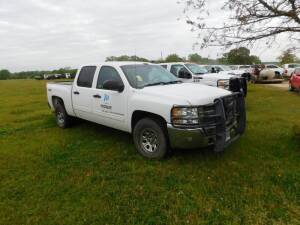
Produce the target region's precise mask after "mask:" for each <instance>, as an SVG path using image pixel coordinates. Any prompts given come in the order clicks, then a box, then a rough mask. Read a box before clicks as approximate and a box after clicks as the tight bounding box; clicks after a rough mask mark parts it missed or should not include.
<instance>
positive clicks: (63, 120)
mask: <svg viewBox="0 0 300 225" xmlns="http://www.w3.org/2000/svg"><path fill="white" fill-rule="evenodd" d="M55 118H56V124H57V126H59V127H60V128H63V129H64V128H67V127H69V126H70V125H71V120H72V118H71V117H70V116H69V115H68V114H67V112H66V109H65V107H64V105H63V104H62V103H61V102H57V104H56V105H55Z"/></svg>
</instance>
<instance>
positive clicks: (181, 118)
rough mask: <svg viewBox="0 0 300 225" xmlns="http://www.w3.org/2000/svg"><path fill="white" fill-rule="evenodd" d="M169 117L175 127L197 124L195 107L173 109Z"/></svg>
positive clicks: (197, 116) (197, 118) (196, 109)
mask: <svg viewBox="0 0 300 225" xmlns="http://www.w3.org/2000/svg"><path fill="white" fill-rule="evenodd" d="M171 117H172V123H173V125H174V126H175V127H180V126H196V125H198V124H199V115H198V108H196V107H174V108H173V109H172V111H171Z"/></svg>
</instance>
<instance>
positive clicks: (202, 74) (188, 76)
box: [160, 62, 247, 96]
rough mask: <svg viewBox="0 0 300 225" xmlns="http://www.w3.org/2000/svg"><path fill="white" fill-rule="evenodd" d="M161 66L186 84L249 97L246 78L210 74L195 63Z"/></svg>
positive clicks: (176, 63) (165, 64) (162, 64)
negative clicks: (223, 90) (219, 89)
mask: <svg viewBox="0 0 300 225" xmlns="http://www.w3.org/2000/svg"><path fill="white" fill-rule="evenodd" d="M160 65H161V66H162V67H163V68H165V69H167V70H168V71H169V72H171V73H172V74H173V75H175V76H176V77H178V78H179V79H180V80H182V81H183V82H184V83H199V84H204V85H209V86H213V87H219V88H223V89H226V90H229V91H232V92H241V93H242V94H243V95H244V96H246V95H247V81H246V79H244V78H240V77H237V76H235V75H230V74H218V73H209V72H208V70H207V69H206V68H204V67H201V66H199V65H198V64H195V63H187V62H175V63H161V64H160Z"/></svg>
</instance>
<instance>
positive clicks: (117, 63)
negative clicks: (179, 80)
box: [80, 61, 154, 67]
mask: <svg viewBox="0 0 300 225" xmlns="http://www.w3.org/2000/svg"><path fill="white" fill-rule="evenodd" d="M142 64H149V65H154V64H153V63H148V62H134V61H113V62H100V63H89V64H84V65H81V66H80V67H84V66H101V65H107V66H125V65H142Z"/></svg>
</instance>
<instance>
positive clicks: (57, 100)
mask: <svg viewBox="0 0 300 225" xmlns="http://www.w3.org/2000/svg"><path fill="white" fill-rule="evenodd" d="M52 104H53V107H54V108H55V106H56V105H57V104H62V105H63V106H64V107H65V105H64V101H63V100H62V98H60V97H57V96H52Z"/></svg>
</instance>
